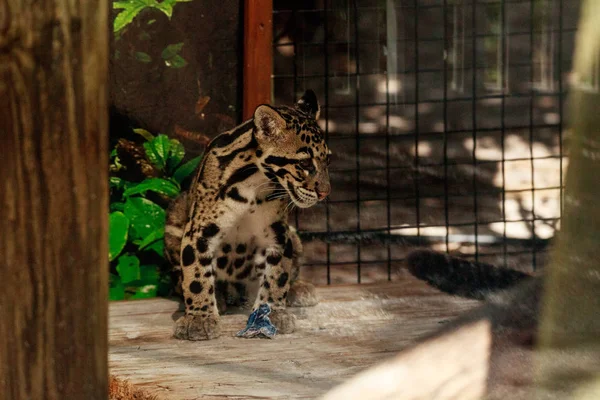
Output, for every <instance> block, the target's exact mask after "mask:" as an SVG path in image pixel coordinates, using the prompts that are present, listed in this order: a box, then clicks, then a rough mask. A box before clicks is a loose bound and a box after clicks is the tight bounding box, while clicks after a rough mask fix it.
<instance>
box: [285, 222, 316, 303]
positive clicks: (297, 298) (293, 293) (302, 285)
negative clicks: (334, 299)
mask: <svg viewBox="0 0 600 400" xmlns="http://www.w3.org/2000/svg"><path fill="white" fill-rule="evenodd" d="M288 236H289V238H290V239H291V241H292V246H293V256H292V274H291V276H290V290H289V292H288V296H287V305H288V307H312V306H315V305H317V304H318V303H319V299H318V297H317V292H316V289H315V286H314V285H313V284H312V283H310V282H306V281H304V280H301V279H300V277H299V276H300V266H301V265H302V262H303V259H302V254H303V250H304V249H303V246H302V242H301V241H300V237H299V236H298V233H297V232H296V229H294V228H293V227H291V226H290V227H289V231H288Z"/></svg>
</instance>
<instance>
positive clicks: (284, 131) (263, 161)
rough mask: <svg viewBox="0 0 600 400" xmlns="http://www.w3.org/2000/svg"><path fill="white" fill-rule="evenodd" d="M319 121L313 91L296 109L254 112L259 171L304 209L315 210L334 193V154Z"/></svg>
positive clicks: (296, 105) (308, 93)
mask: <svg viewBox="0 0 600 400" xmlns="http://www.w3.org/2000/svg"><path fill="white" fill-rule="evenodd" d="M318 118H319V103H318V101H317V96H316V95H315V93H314V92H313V91H312V90H307V91H306V92H305V93H304V95H303V96H302V98H300V100H298V102H297V103H296V104H295V106H294V107H273V106H269V105H261V106H258V107H257V108H256V111H255V112H254V125H255V137H256V140H257V142H258V150H257V152H256V154H257V158H258V165H259V168H260V169H261V170H262V171H263V173H264V174H265V175H266V176H267V177H268V178H269V179H270V180H271V181H272V182H273V183H275V184H277V187H279V186H281V187H282V188H283V189H285V191H286V192H287V194H288V195H289V196H290V198H291V200H292V201H293V202H294V204H296V205H297V206H298V207H301V208H307V207H311V206H313V205H314V204H316V203H317V202H318V201H319V200H323V199H325V198H326V197H327V196H328V195H329V192H330V191H331V185H330V183H329V172H328V170H327V169H328V166H329V158H330V156H331V151H330V150H329V148H328V147H327V144H325V135H324V134H323V131H322V130H321V128H320V127H319V125H318V124H317V119H318ZM281 187H279V190H281Z"/></svg>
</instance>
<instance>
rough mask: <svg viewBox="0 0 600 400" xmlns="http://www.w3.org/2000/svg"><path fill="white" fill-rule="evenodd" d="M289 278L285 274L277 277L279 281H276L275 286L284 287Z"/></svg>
mask: <svg viewBox="0 0 600 400" xmlns="http://www.w3.org/2000/svg"><path fill="white" fill-rule="evenodd" d="M289 277H290V276H289V274H288V273H287V272H284V273H283V274H281V275H279V279H277V286H279V287H284V286H285V284H286V283H287V281H288V279H289Z"/></svg>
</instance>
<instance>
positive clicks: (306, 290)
mask: <svg viewBox="0 0 600 400" xmlns="http://www.w3.org/2000/svg"><path fill="white" fill-rule="evenodd" d="M318 303H319V299H318V298H317V291H316V290H315V285H313V284H312V283H308V282H304V281H301V280H297V281H296V282H294V283H292V285H291V286H290V290H289V291H288V295H287V305H288V306H289V307H312V306H316V305H317V304H318Z"/></svg>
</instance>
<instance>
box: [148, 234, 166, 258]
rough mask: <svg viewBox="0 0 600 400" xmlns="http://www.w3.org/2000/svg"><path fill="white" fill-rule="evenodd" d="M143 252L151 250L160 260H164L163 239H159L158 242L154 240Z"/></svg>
mask: <svg viewBox="0 0 600 400" xmlns="http://www.w3.org/2000/svg"><path fill="white" fill-rule="evenodd" d="M144 250H151V251H154V252H155V253H156V254H157V255H159V256H160V257H161V258H163V259H164V258H165V241H164V239H160V240H155V241H154V242H152V243H150V244H149V245H148V247H146V248H145V249H144Z"/></svg>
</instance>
